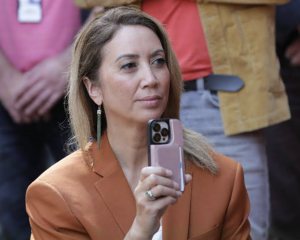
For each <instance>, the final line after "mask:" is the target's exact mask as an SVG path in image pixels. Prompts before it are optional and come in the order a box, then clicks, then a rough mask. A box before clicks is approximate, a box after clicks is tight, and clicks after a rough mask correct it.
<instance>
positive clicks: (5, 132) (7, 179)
mask: <svg viewBox="0 0 300 240" xmlns="http://www.w3.org/2000/svg"><path fill="white" fill-rule="evenodd" d="M52 110H53V111H52V112H51V114H52V117H51V119H50V120H49V121H39V122H37V123H32V124H20V125H17V124H15V123H14V122H13V121H12V119H11V117H10V116H9V114H8V112H7V111H6V110H5V109H4V108H3V106H2V105H1V104H0V228H1V229H2V230H1V231H0V239H1V240H6V239H16V240H23V239H24V240H25V239H26V240H28V239H29V237H30V225H29V221H28V215H27V213H26V210H25V193H26V189H27V187H28V185H29V184H30V183H31V182H32V181H33V180H35V179H36V178H37V177H38V176H39V175H40V174H41V173H42V172H43V171H44V170H45V169H46V168H47V156H46V155H45V147H46V146H47V147H48V149H49V150H50V152H51V155H52V157H53V158H54V159H55V160H56V161H58V160H60V159H61V158H63V157H64V156H65V155H66V153H65V151H64V149H63V147H64V144H65V142H66V140H67V138H68V137H69V136H68V129H67V128H65V129H61V127H60V126H59V123H62V122H63V121H65V120H66V119H65V118H66V116H65V112H64V108H63V104H62V102H60V103H58V104H57V105H56V106H55V107H54V108H53V109H52ZM66 124H67V121H65V123H64V125H66ZM1 234H2V235H1Z"/></svg>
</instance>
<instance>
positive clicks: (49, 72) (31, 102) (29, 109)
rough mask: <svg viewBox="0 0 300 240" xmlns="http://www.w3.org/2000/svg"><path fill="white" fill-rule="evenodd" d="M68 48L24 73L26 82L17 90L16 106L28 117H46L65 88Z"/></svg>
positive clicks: (68, 56)
mask: <svg viewBox="0 0 300 240" xmlns="http://www.w3.org/2000/svg"><path fill="white" fill-rule="evenodd" d="M69 62H70V49H66V50H65V51H64V52H63V53H61V54H60V55H57V56H55V57H52V58H48V59H46V60H44V61H42V62H40V63H39V64H38V65H36V66H35V67H33V68H32V69H30V70H29V71H28V72H26V73H25V74H24V78H25V81H26V83H25V84H24V85H23V86H22V88H20V89H19V90H18V91H17V95H16V108H17V109H18V111H22V113H23V114H24V115H25V116H27V117H28V118H30V119H32V118H33V117H34V115H35V114H38V115H39V116H43V117H44V118H46V117H47V116H48V113H49V112H50V110H51V108H52V107H53V106H54V105H55V103H56V102H57V101H58V100H59V99H61V98H62V96H63V95H64V93H65V90H66V83H67V77H66V72H67V70H68V67H69Z"/></svg>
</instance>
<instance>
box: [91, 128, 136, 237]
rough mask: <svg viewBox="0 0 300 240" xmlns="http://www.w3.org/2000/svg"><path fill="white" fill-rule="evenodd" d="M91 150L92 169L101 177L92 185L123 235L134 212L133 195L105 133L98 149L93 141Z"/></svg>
mask: <svg viewBox="0 0 300 240" xmlns="http://www.w3.org/2000/svg"><path fill="white" fill-rule="evenodd" d="M91 150H92V154H93V158H94V166H93V170H94V172H95V173H96V174H98V175H100V176H101V177H103V178H102V179H101V180H99V181H97V182H96V183H95V184H94V186H95V188H96V189H97V191H98V192H99V194H100V195H101V197H102V199H103V201H104V202H105V204H106V206H107V208H108V209H109V211H110V212H111V214H112V216H113V218H114V219H115V221H116V223H117V224H118V226H119V227H120V229H121V231H122V232H123V234H124V236H125V235H126V234H127V232H128V231H129V229H130V227H131V225H132V223H133V221H134V218H135V214H136V206H135V199H134V196H133V194H132V192H131V189H130V187H129V184H128V182H127V179H126V177H125V175H124V173H123V171H122V168H121V166H120V164H119V162H118V160H117V159H116V157H115V154H114V153H113V150H112V149H111V146H110V144H109V141H108V138H107V134H106V133H105V134H104V135H103V136H102V137H101V147H100V149H98V147H97V144H96V143H93V144H92V146H91Z"/></svg>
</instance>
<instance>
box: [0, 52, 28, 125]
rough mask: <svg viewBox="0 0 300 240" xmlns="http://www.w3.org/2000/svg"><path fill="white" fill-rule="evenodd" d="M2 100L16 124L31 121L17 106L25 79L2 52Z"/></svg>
mask: <svg viewBox="0 0 300 240" xmlns="http://www.w3.org/2000/svg"><path fill="white" fill-rule="evenodd" d="M0 83H1V87H0V100H1V103H2V105H3V106H4V108H5V109H6V110H7V111H8V113H9V115H10V116H11V118H12V120H13V121H14V122H15V123H24V122H28V121H29V119H28V118H27V117H26V116H24V115H23V114H22V111H18V110H17V109H16V106H15V99H16V95H17V92H19V91H20V90H21V89H22V88H23V86H24V84H25V77H24V76H23V75H22V73H20V72H19V71H18V70H17V69H15V68H14V67H13V66H12V65H11V63H10V62H9V61H8V60H7V59H6V57H5V56H4V54H3V53H2V51H1V50H0Z"/></svg>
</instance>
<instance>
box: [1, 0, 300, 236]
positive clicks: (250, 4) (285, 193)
mask: <svg viewBox="0 0 300 240" xmlns="http://www.w3.org/2000/svg"><path fill="white" fill-rule="evenodd" d="M91 2H94V4H93V5H91V6H89V5H86V1H80V0H74V2H73V1H72V0H64V1H53V0H52V1H51V0H0V6H1V7H0V239H1V240H25V239H29V236H30V225H29V221H28V215H27V213H26V209H25V193H26V189H27V187H28V186H29V184H30V183H31V182H32V181H33V180H35V179H36V178H37V177H38V176H39V175H40V174H41V173H42V172H43V171H44V170H45V169H47V168H48V167H49V166H50V165H51V164H53V163H54V162H57V161H59V160H61V159H62V158H64V157H65V156H66V155H67V154H68V151H67V147H66V146H67V143H68V138H69V131H70V128H69V121H68V113H67V112H66V111H65V107H66V106H65V102H64V96H65V90H66V86H67V83H68V74H67V73H68V68H69V64H70V60H71V46H72V42H73V40H74V36H75V35H76V34H77V32H78V31H79V30H80V28H81V26H82V25H83V24H84V23H85V22H86V21H89V19H91V18H93V17H94V15H96V13H98V11H99V10H98V9H99V8H94V10H93V7H96V6H98V7H99V6H100V7H102V6H103V7H110V5H122V4H125V3H128V2H130V3H133V4H134V3H135V1H122V0H119V1H117V0H116V1H111V3H107V2H110V1H101V0H99V1H91ZM203 2H205V3H203ZM254 2H255V3H254ZM277 4H280V5H277ZM76 5H77V6H76ZM137 6H138V7H140V8H141V9H142V10H143V11H144V12H146V13H148V14H149V15H151V16H153V17H155V18H157V19H158V20H159V21H160V22H162V23H163V24H164V26H165V27H166V29H167V31H168V34H169V37H170V39H171V43H172V46H173V48H174V51H175V53H176V55H177V57H178V60H179V64H180V67H181V70H182V76H183V80H184V89H185V90H184V92H183V94H182V100H181V121H182V124H183V126H185V127H187V128H189V129H191V130H194V131H196V132H199V133H201V134H203V135H204V136H205V137H206V138H207V139H208V140H209V141H210V142H211V143H212V144H213V147H214V148H215V149H216V150H217V151H218V152H220V153H222V154H224V155H226V156H229V157H231V158H233V159H235V160H236V161H238V162H240V163H241V164H242V166H243V169H244V172H245V183H246V188H247V191H248V195H249V198H250V203H251V212H250V216H249V220H250V223H251V236H252V239H254V240H267V239H268V240H299V239H300V229H299V226H300V192H299V189H300V186H299V185H300V152H299V149H300V14H299V10H300V1H299V0H292V1H288V0H257V1H253V0H235V1H230V0H228V1H225V0H211V1H197V2H196V1H188V0H144V1H138V2H137ZM83 8H87V9H88V10H84V9H83ZM88 16H89V18H88ZM199 16H200V17H199ZM199 184H201V183H199ZM297 189H298V190H297Z"/></svg>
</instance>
